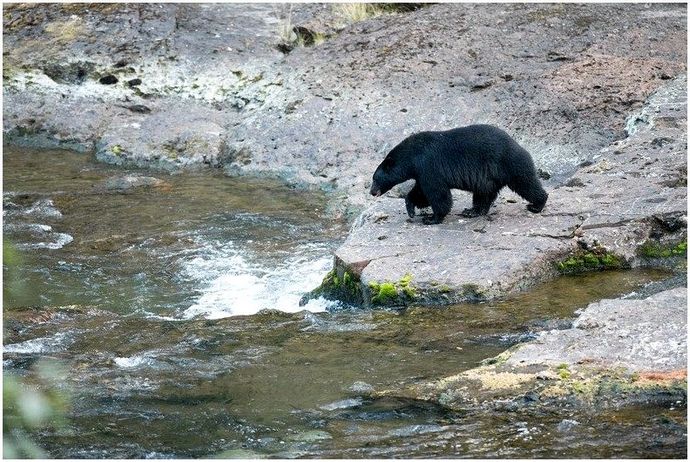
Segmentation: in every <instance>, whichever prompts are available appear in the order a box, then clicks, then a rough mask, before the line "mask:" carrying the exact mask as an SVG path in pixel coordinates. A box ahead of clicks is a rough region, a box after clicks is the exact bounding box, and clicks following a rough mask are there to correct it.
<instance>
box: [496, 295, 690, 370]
mask: <svg viewBox="0 0 690 462" xmlns="http://www.w3.org/2000/svg"><path fill="white" fill-rule="evenodd" d="M687 299H688V297H687V289H686V288H677V289H671V290H667V291H664V292H661V293H659V294H656V295H653V296H651V297H649V298H646V299H643V300H623V299H615V300H602V301H601V302H597V303H593V304H591V305H589V306H588V307H587V308H586V309H585V310H584V311H583V313H582V314H581V315H580V317H579V318H578V319H577V320H576V321H575V324H574V326H573V327H572V328H571V329H566V330H558V331H546V332H543V333H542V334H540V335H539V336H538V337H537V339H535V340H534V341H532V342H530V343H527V344H524V345H522V346H520V347H518V348H517V349H516V350H515V352H514V353H513V354H512V356H511V357H510V358H509V359H508V361H507V364H508V365H515V366H517V365H520V366H524V365H533V364H539V365H544V364H547V365H548V364H550V365H560V364H569V365H576V364H581V363H582V364H585V363H586V364H597V365H601V366H603V367H607V368H614V367H623V368H625V369H627V370H629V371H662V372H664V371H666V372H667V371H674V370H678V369H684V368H685V367H686V364H687Z"/></svg>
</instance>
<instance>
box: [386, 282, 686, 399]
mask: <svg viewBox="0 0 690 462" xmlns="http://www.w3.org/2000/svg"><path fill="white" fill-rule="evenodd" d="M374 395H375V396H379V397H381V396H396V397H405V398H412V399H418V400H423V401H429V402H434V403H437V404H441V405H443V406H446V407H448V408H451V409H457V410H460V409H468V408H474V407H489V408H502V409H518V408H521V407H525V406H531V405H537V404H538V405H539V406H540V407H549V406H556V407H561V406H570V407H572V406H585V407H586V406H590V405H592V404H596V406H591V408H595V407H596V408H600V406H620V405H626V404H633V403H645V402H647V403H648V402H656V403H662V402H663V403H675V404H678V405H685V403H686V400H687V288H684V287H681V288H675V289H671V290H666V291H663V292H660V293H658V294H655V295H653V296H651V297H649V298H646V299H642V300H630V299H615V300H602V301H600V302H596V303H592V304H590V305H589V306H588V307H587V308H586V309H585V310H584V311H583V313H582V314H581V315H580V317H579V318H578V319H577V320H576V322H575V323H574V325H573V327H572V328H570V329H566V330H551V331H545V332H542V333H541V334H540V335H539V336H538V337H537V338H536V339H535V340H533V341H531V342H528V343H524V344H520V345H516V346H514V347H512V348H511V349H509V350H507V351H506V352H504V353H502V354H500V355H499V356H497V357H495V358H492V359H490V360H487V361H485V362H484V364H483V365H482V366H480V367H477V368H475V369H470V370H467V371H464V372H461V373H460V374H456V375H453V376H450V377H445V378H442V379H439V380H434V381H430V382H422V383H417V384H414V385H411V386H409V387H407V388H405V389H402V390H384V391H379V392H376V393H374Z"/></svg>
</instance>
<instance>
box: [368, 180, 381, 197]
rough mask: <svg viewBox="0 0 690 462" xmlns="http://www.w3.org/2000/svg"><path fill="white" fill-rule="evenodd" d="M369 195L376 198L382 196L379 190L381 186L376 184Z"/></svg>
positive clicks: (372, 186)
mask: <svg viewBox="0 0 690 462" xmlns="http://www.w3.org/2000/svg"><path fill="white" fill-rule="evenodd" d="M369 193H370V194H371V195H372V196H374V197H379V196H380V195H381V188H379V186H378V185H377V184H376V183H374V184H372V185H371V189H370V190H369Z"/></svg>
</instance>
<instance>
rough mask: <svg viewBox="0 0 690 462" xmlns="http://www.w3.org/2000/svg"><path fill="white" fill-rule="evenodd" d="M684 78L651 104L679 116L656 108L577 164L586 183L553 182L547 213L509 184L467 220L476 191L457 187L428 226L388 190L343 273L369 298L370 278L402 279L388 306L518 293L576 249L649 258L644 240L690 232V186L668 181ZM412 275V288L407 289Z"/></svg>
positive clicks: (366, 220)
mask: <svg viewBox="0 0 690 462" xmlns="http://www.w3.org/2000/svg"><path fill="white" fill-rule="evenodd" d="M685 82H686V79H685V77H679V78H678V79H675V80H673V81H670V82H669V83H667V84H665V85H664V86H663V87H662V88H660V89H659V90H658V91H657V92H656V93H655V94H654V95H652V97H651V98H650V99H649V101H648V102H647V104H646V105H645V106H644V108H643V112H645V111H646V112H649V113H650V114H660V112H657V111H656V109H659V111H661V110H662V109H661V108H663V111H664V113H665V114H664V115H662V116H661V117H664V118H665V119H664V120H668V121H671V120H672V121H674V122H673V123H671V122H666V126H664V127H661V126H659V125H658V124H657V125H654V121H655V120H657V119H656V117H657V116H656V115H650V119H649V120H650V125H648V126H645V127H641V128H639V130H637V131H636V132H635V134H633V135H631V136H629V137H628V138H626V139H625V140H623V141H622V142H616V143H614V144H613V145H611V146H608V147H606V148H603V149H602V150H601V151H600V154H599V155H598V156H597V160H596V162H595V163H593V164H592V165H587V166H584V167H582V168H581V169H580V170H578V171H577V177H578V178H580V179H581V182H582V184H585V183H586V184H587V187H586V188H581V187H576V188H569V187H559V188H552V189H550V190H549V191H548V192H549V194H550V196H549V201H548V202H547V205H546V208H545V209H544V210H543V211H542V213H540V214H532V213H530V212H528V211H527V210H525V201H524V200H523V199H521V198H519V197H518V196H516V195H515V194H513V193H512V192H511V191H509V190H508V189H504V190H503V192H502V193H501V194H500V195H499V197H498V199H497V200H496V203H495V205H494V207H493V208H492V210H491V213H490V214H489V215H488V216H485V217H479V218H473V219H467V218H463V217H461V216H460V215H459V214H460V211H461V210H462V209H463V208H465V207H468V206H469V205H470V204H471V195H470V194H469V193H464V192H459V191H456V192H454V195H453V196H454V201H455V205H454V208H453V210H452V211H451V213H450V214H449V215H448V216H447V217H446V220H445V222H444V223H443V224H441V225H434V226H425V225H423V224H422V223H421V219H420V218H419V217H416V218H415V219H413V220H409V219H408V217H407V214H406V212H405V206H404V200H403V199H397V198H390V197H385V196H384V197H383V198H382V199H380V200H379V201H377V202H376V203H375V204H374V205H372V206H371V207H369V208H368V209H367V210H366V211H364V212H363V213H362V214H361V215H360V216H359V217H358V218H357V220H356V221H355V223H354V225H353V227H352V229H351V232H350V235H349V236H348V238H347V240H346V241H345V243H344V244H343V245H342V246H341V247H340V248H339V249H337V251H336V253H335V262H336V269H337V271H338V272H339V273H341V274H342V273H344V272H345V271H347V272H349V273H351V274H354V275H355V276H357V277H359V278H360V281H361V290H362V293H363V303H364V304H365V305H369V304H372V301H373V300H372V299H373V297H374V296H375V293H373V291H372V290H371V288H370V284H372V283H374V284H380V283H383V282H390V283H393V284H395V285H396V289H397V292H398V294H397V296H396V297H393V298H391V299H389V300H387V301H385V303H381V304H392V305H396V304H398V305H400V304H403V305H404V304H420V303H421V304H425V303H453V302H457V301H462V300H477V299H488V298H493V297H496V296H499V295H504V294H507V293H512V292H516V291H520V290H523V289H525V288H526V287H529V286H530V285H532V284H534V283H536V282H537V281H541V280H545V279H548V278H551V277H554V276H555V275H557V274H558V271H557V270H558V268H559V266H558V265H557V264H556V263H557V262H559V261H563V260H565V259H567V258H568V256H569V255H573V254H575V255H577V254H578V252H579V253H580V254H584V253H586V252H606V253H608V254H611V255H615V258H616V260H615V264H616V265H617V266H623V267H633V266H639V265H643V264H646V260H645V259H644V258H641V256H640V251H639V248H640V246H641V245H643V244H644V243H645V242H647V241H648V240H650V239H652V240H659V239H661V240H663V239H669V240H671V241H673V242H676V243H677V242H681V241H684V240H685V239H686V226H687V225H686V224H685V223H686V220H685V218H684V217H685V216H686V215H687V204H686V195H687V189H686V187H684V186H679V187H668V186H666V185H664V184H660V183H661V180H662V179H664V178H669V177H671V176H672V175H674V174H675V172H678V171H680V170H681V169H682V168H683V167H684V165H685V157H684V156H683V155H681V153H684V152H685V149H686V142H687V133H686V132H685V129H684V126H685V125H684V124H685V121H686V120H687V115H686V112H685V94H684V90H683V89H684V87H685ZM655 108H656V109H655ZM660 134H666V135H668V138H669V139H672V140H673V141H672V142H669V146H668V151H665V152H664V151H660V150H653V149H650V147H649V146H650V145H649V140H650V139H652V138H655V137H657V136H659V135H660ZM614 149H616V150H618V151H619V154H615V155H614V154H612V152H613V150H614ZM614 156H615V157H614ZM662 217H663V218H662ZM668 223H672V225H671V226H669V225H668ZM381 236H386V239H385V240H382V239H380V237H381ZM585 269H586V268H585ZM405 277H407V278H410V285H411V286H412V288H413V292H414V296H405V295H404V294H403V291H402V290H401V289H402V287H400V284H399V281H401V280H403V278H405Z"/></svg>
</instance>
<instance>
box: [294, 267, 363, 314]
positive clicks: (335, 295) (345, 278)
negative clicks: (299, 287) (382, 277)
mask: <svg viewBox="0 0 690 462" xmlns="http://www.w3.org/2000/svg"><path fill="white" fill-rule="evenodd" d="M319 297H324V298H327V299H329V300H340V301H342V302H345V303H348V304H352V305H362V304H363V302H364V296H363V294H362V288H361V283H360V280H359V278H358V277H357V276H356V275H354V274H353V273H351V272H349V271H347V270H343V269H340V268H334V269H332V270H331V271H329V272H328V274H326V276H325V277H324V278H323V281H322V282H321V285H319V287H317V288H316V289H314V290H312V291H311V292H309V293H307V294H305V295H304V296H303V297H302V299H301V300H300V302H299V303H300V306H304V305H306V304H307V303H308V302H309V300H312V299H315V298H319Z"/></svg>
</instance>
